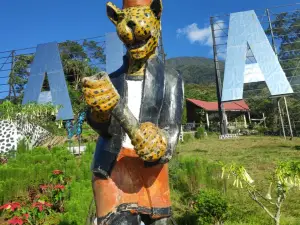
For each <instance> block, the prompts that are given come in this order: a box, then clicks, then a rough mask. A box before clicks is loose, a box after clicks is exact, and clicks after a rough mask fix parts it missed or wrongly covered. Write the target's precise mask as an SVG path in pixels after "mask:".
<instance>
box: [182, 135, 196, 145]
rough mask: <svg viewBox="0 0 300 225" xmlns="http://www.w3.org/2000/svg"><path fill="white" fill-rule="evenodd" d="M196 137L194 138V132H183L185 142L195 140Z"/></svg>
mask: <svg viewBox="0 0 300 225" xmlns="http://www.w3.org/2000/svg"><path fill="white" fill-rule="evenodd" d="M194 139H195V138H194V135H193V134H191V133H185V134H183V141H184V142H185V143H188V142H190V141H193V140H194Z"/></svg>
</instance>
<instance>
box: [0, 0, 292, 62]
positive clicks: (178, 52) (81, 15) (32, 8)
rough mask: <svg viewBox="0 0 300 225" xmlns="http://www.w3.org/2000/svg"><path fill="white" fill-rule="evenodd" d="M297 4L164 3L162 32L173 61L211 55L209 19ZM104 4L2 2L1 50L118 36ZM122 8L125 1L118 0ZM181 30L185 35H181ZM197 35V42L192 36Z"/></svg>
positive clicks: (281, 0)
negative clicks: (233, 13)
mask: <svg viewBox="0 0 300 225" xmlns="http://www.w3.org/2000/svg"><path fill="white" fill-rule="evenodd" d="M296 2H297V1H296V0H249V1H247V0H238V1H237V0H227V1H224V0H210V1H201V0H184V1H179V0H176V1H174V0H164V1H163V6H164V10H163V16H162V29H163V39H164V47H165V51H166V53H167V56H168V58H170V57H176V56H204V57H212V55H211V43H210V41H209V36H210V29H209V18H210V16H213V15H220V14H227V13H230V12H238V11H244V10H250V9H260V8H263V9H264V8H268V7H272V6H274V5H283V4H289V3H296ZM105 3H106V1H103V0H89V1H80V0H51V1H45V0H26V1H24V0H1V5H0V29H1V30H0V52H1V51H5V50H11V49H18V48H24V47H31V46H36V45H37V44H39V43H46V42H51V41H58V42H61V41H64V40H67V39H68V40H77V39H81V38H86V37H93V36H98V35H102V34H105V33H106V32H114V31H115V27H114V26H113V24H112V23H111V22H110V21H109V20H108V19H107V17H106V8H105ZM113 3H115V4H116V5H117V6H119V7H121V6H122V4H121V0H113ZM178 31H181V33H180V34H181V35H179V32H178ZM195 31H196V40H195V38H194V39H190V38H189V36H188V35H189V32H195ZM197 32H198V33H197Z"/></svg>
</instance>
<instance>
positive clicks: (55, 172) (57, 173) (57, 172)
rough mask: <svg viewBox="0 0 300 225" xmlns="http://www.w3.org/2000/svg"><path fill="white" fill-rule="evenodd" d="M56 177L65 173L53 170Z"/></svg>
mask: <svg viewBox="0 0 300 225" xmlns="http://www.w3.org/2000/svg"><path fill="white" fill-rule="evenodd" d="M52 173H53V174H54V175H59V174H62V173H63V172H62V171H61V170H53V172H52Z"/></svg>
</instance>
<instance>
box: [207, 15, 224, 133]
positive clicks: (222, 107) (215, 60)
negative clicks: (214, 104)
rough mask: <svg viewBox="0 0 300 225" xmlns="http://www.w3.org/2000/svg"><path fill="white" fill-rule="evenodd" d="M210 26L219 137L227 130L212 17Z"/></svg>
mask: <svg viewBox="0 0 300 225" xmlns="http://www.w3.org/2000/svg"><path fill="white" fill-rule="evenodd" d="M210 26H211V34H212V39H213V51H214V63H215V74H216V88H217V98H218V109H219V119H220V132H221V135H225V134H228V129H227V124H226V119H225V110H224V105H223V103H222V97H221V93H222V83H221V75H220V66H219V60H218V53H217V47H216V39H215V30H214V18H213V17H210Z"/></svg>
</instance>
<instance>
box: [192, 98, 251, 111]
mask: <svg viewBox="0 0 300 225" xmlns="http://www.w3.org/2000/svg"><path fill="white" fill-rule="evenodd" d="M187 101H189V102H191V103H193V104H194V105H196V106H198V107H200V108H203V109H204V110H205V111H218V102H206V101H201V100H196V99H189V98H187ZM223 105H224V108H225V110H226V111H250V109H249V106H248V105H247V103H246V102H245V101H244V100H240V101H234V102H225V103H223Z"/></svg>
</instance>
